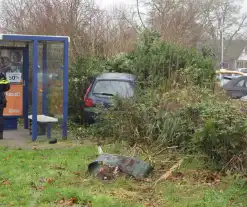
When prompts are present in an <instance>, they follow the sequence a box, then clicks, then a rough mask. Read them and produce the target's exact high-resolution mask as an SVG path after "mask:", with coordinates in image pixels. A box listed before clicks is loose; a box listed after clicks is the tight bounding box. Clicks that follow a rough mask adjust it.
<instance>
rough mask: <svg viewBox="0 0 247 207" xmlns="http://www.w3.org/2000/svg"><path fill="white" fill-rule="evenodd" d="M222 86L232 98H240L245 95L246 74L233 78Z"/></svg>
mask: <svg viewBox="0 0 247 207" xmlns="http://www.w3.org/2000/svg"><path fill="white" fill-rule="evenodd" d="M223 88H224V89H225V90H226V92H227V94H228V95H229V96H230V97H231V98H233V99H240V98H242V97H244V96H246V95H247V76H241V77H238V78H234V79H232V80H230V81H229V82H228V83H226V84H225V85H224V86H223Z"/></svg>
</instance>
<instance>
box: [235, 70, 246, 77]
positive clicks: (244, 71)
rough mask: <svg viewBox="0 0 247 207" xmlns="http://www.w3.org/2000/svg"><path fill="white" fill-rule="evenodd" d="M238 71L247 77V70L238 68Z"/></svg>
mask: <svg viewBox="0 0 247 207" xmlns="http://www.w3.org/2000/svg"><path fill="white" fill-rule="evenodd" d="M237 71H238V72H241V73H243V74H244V76H247V68H238V69H237Z"/></svg>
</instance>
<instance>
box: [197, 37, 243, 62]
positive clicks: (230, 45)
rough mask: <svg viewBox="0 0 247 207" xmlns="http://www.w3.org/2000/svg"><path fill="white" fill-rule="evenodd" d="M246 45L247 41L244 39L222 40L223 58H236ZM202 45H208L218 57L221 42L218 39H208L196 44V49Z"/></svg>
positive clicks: (227, 59) (226, 59)
mask: <svg viewBox="0 0 247 207" xmlns="http://www.w3.org/2000/svg"><path fill="white" fill-rule="evenodd" d="M246 46H247V41H245V40H232V41H229V40H224V47H225V51H224V60H225V61H229V60H237V59H238V58H239V56H240V55H241V53H242V52H243V50H244V48H245V47H246ZM202 47H209V48H211V49H212V50H213V52H214V54H215V55H217V56H218V57H220V51H221V42H220V40H216V41H214V40H209V41H205V42H202V43H199V44H198V49H201V48H202Z"/></svg>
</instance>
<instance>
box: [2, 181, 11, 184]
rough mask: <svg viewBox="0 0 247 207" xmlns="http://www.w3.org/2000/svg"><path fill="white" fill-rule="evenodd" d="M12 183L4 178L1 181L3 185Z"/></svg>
mask: <svg viewBox="0 0 247 207" xmlns="http://www.w3.org/2000/svg"><path fill="white" fill-rule="evenodd" d="M10 184H11V183H10V181H9V180H3V181H2V182H1V185H10Z"/></svg>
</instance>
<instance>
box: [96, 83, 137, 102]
mask: <svg viewBox="0 0 247 207" xmlns="http://www.w3.org/2000/svg"><path fill="white" fill-rule="evenodd" d="M92 93H93V95H95V96H115V95H118V96H120V97H121V98H129V97H132V96H133V95H134V86H133V84H132V83H131V82H127V81H119V80H98V81H97V82H96V83H95V85H94V88H93V90H92Z"/></svg>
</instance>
